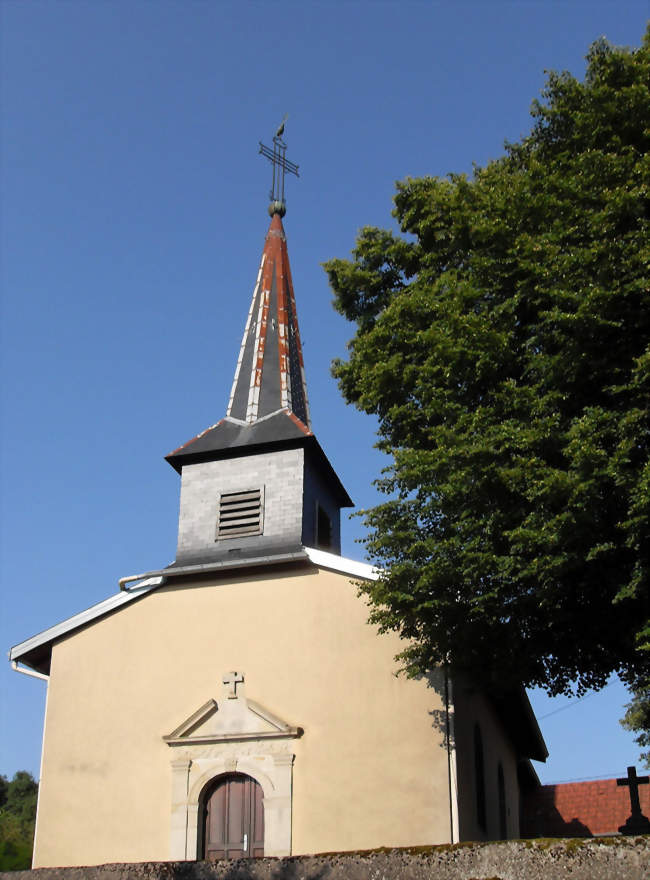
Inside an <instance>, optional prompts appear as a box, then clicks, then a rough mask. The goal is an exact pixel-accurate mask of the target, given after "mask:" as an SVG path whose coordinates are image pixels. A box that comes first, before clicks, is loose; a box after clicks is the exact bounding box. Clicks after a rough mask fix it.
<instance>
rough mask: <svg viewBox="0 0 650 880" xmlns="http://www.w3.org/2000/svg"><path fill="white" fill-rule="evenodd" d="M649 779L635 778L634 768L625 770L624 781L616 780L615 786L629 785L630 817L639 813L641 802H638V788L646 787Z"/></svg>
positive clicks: (643, 777)
mask: <svg viewBox="0 0 650 880" xmlns="http://www.w3.org/2000/svg"><path fill="white" fill-rule="evenodd" d="M648 782H649V779H648V777H647V776H637V775H636V767H628V768H627V777H626V778H625V779H617V780H616V784H617V785H629V787H630V805H631V807H632V815H633V816H635V815H638V814H639V813H640V812H641V801H640V800H639V786H640V785H647V784H648Z"/></svg>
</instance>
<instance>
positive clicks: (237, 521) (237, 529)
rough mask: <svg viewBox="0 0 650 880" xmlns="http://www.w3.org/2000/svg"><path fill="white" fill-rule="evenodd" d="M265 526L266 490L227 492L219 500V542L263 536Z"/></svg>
mask: <svg viewBox="0 0 650 880" xmlns="http://www.w3.org/2000/svg"><path fill="white" fill-rule="evenodd" d="M263 526H264V489H250V490H249V491H247V492H227V493H223V494H222V495H221V496H220V498H219V521H218V523H217V540H222V539H223V538H242V537H245V536H246V535H261V534H262V530H263Z"/></svg>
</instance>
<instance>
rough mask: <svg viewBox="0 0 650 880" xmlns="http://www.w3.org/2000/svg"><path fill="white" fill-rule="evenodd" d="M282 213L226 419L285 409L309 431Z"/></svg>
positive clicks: (265, 257)
mask: <svg viewBox="0 0 650 880" xmlns="http://www.w3.org/2000/svg"><path fill="white" fill-rule="evenodd" d="M271 207H273V204H272V205H271ZM269 212H271V210H270V208H269ZM282 213H283V212H280V211H273V212H272V216H271V224H270V226H269V231H268V233H267V235H266V241H265V242H264V249H263V251H262V259H261V262H260V268H259V272H258V274H257V281H256V284H255V288H254V290H253V298H252V301H251V307H250V310H249V312H248V320H247V321H246V327H245V329H244V336H243V339H242V344H241V349H240V352H239V358H238V361H237V368H236V370H235V379H234V382H233V385H232V391H231V394H230V401H229V403H228V411H227V415H228V417H230V418H231V419H237V420H238V421H241V422H245V423H246V424H253V423H254V422H257V421H259V420H260V419H262V418H265V417H266V416H269V415H271V414H272V413H275V412H278V411H281V410H285V411H288V412H289V413H292V414H293V415H294V416H296V417H297V418H298V419H299V420H300V421H301V422H302V423H303V425H305V427H306V428H307V429H309V430H311V423H310V417H309V402H308V399H307V385H306V382H305V369H304V364H303V358H302V345H301V343H300V330H299V329H298V317H297V314H296V301H295V298H294V293H293V283H292V281H291V269H290V267H289V253H288V250H287V240H286V237H285V234H284V228H283V226H282V216H281V214H282Z"/></svg>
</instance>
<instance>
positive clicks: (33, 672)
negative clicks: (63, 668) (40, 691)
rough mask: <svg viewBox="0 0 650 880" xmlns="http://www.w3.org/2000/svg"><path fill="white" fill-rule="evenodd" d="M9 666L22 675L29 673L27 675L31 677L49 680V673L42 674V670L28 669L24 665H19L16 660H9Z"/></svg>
mask: <svg viewBox="0 0 650 880" xmlns="http://www.w3.org/2000/svg"><path fill="white" fill-rule="evenodd" d="M11 668H12V669H13V670H14V671H15V672H22V674H23V675H29V676H31V677H32V678H40V679H42V680H43V681H49V680H50V676H49V675H43V673H42V672H36V670H35V669H28V668H27V667H26V666H19V665H18V661H17V660H12V661H11Z"/></svg>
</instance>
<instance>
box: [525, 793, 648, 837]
mask: <svg viewBox="0 0 650 880" xmlns="http://www.w3.org/2000/svg"><path fill="white" fill-rule="evenodd" d="M639 800H640V802H641V811H642V812H643V813H644V815H646V816H648V817H650V785H640V786H639ZM630 813H631V807H630V790H629V788H628V787H627V786H618V785H617V784H616V780H615V779H597V780H595V781H593V782H565V783H562V784H560V785H542V786H541V787H540V788H538V789H536V790H535V791H534V792H531V793H530V794H529V795H528V797H527V798H526V801H525V804H524V815H523V822H522V837H539V836H542V837H590V836H592V835H595V834H613V833H616V832H617V831H618V828H619V826H620V825H623V824H624V822H625V820H626V819H627V818H628V816H629V815H630Z"/></svg>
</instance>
